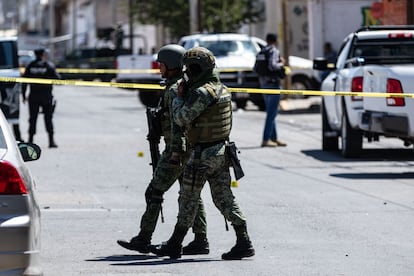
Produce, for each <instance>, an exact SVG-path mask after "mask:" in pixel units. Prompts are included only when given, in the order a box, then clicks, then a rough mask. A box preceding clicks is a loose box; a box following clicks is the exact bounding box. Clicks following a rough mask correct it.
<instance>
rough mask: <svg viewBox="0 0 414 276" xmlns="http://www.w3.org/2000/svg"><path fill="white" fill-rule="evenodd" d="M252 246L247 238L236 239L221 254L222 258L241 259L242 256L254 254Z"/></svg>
mask: <svg viewBox="0 0 414 276" xmlns="http://www.w3.org/2000/svg"><path fill="white" fill-rule="evenodd" d="M254 254H255V252H254V248H253V245H252V243H251V241H249V240H243V241H237V242H236V245H235V246H233V247H232V248H231V249H230V251H229V252H227V253H224V254H223V255H221V258H222V259H223V260H241V259H243V258H247V257H252V256H254Z"/></svg>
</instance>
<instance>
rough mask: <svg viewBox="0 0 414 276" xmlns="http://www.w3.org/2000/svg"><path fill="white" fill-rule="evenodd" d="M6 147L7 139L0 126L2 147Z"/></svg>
mask: <svg viewBox="0 0 414 276" xmlns="http://www.w3.org/2000/svg"><path fill="white" fill-rule="evenodd" d="M5 148H7V147H6V139H5V138H4V134H3V130H2V129H1V128H0V149H5Z"/></svg>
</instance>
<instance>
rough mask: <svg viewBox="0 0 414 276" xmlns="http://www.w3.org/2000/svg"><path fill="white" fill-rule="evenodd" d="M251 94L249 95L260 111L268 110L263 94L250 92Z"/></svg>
mask: <svg viewBox="0 0 414 276" xmlns="http://www.w3.org/2000/svg"><path fill="white" fill-rule="evenodd" d="M249 95H250V96H249V99H250V101H252V102H253V103H254V104H255V105H256V106H257V107H258V108H259V110H260V111H265V110H266V106H265V102H264V99H263V94H260V93H250V94H249Z"/></svg>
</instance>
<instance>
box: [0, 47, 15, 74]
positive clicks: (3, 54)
mask: <svg viewBox="0 0 414 276" xmlns="http://www.w3.org/2000/svg"><path fill="white" fill-rule="evenodd" d="M17 67H19V65H18V58H17V46H16V42H15V41H0V69H13V68H17Z"/></svg>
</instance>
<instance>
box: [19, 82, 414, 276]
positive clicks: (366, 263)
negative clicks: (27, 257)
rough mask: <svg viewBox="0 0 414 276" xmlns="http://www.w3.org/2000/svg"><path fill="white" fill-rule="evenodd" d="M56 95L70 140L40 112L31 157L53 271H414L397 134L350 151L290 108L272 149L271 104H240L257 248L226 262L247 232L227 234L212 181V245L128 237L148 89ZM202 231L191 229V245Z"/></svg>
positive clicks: (137, 195) (409, 205) (141, 172)
mask: <svg viewBox="0 0 414 276" xmlns="http://www.w3.org/2000/svg"><path fill="white" fill-rule="evenodd" d="M55 95H56V98H57V100H58V104H57V109H56V114H55V119H54V122H55V128H56V142H57V144H58V145H59V148H57V149H49V148H47V138H46V137H47V136H46V133H45V129H44V124H43V119H42V117H40V118H39V120H38V135H36V136H35V142H36V143H38V144H39V145H40V146H41V147H42V148H43V152H42V156H41V159H40V160H38V161H36V162H32V163H28V164H29V167H30V168H31V170H32V173H33V174H34V175H35V176H36V178H37V190H36V191H37V198H38V201H39V203H40V205H41V209H42V237H41V238H42V254H41V257H42V262H43V268H44V272H45V275H48V276H49V275H51V276H55V275H59V276H67V275H88V276H94V275H100V276H102V275H177V274H180V275H364V276H365V275H373V276H374V275H375V276H378V275H384V276H389V275H407V276H409V275H414V261H413V260H414V236H413V231H414V181H413V180H414V153H413V150H412V148H411V149H409V150H407V149H402V148H401V147H402V143H400V142H398V141H395V140H390V139H388V140H384V141H383V142H381V143H380V144H372V145H369V146H368V147H367V149H366V150H365V151H364V154H363V156H362V158H360V159H353V160H349V159H348V160H347V159H344V158H342V157H341V156H340V154H339V153H326V152H322V151H321V150H320V145H321V141H320V135H321V134H320V116H319V114H317V113H303V112H287V111H285V112H283V113H282V114H280V115H279V117H278V123H279V136H280V139H282V140H284V141H286V142H287V143H288V146H287V147H286V148H261V147H260V143H261V133H262V127H263V122H264V113H263V112H259V111H257V110H255V109H254V108H252V107H250V109H249V110H246V111H235V112H234V127H233V131H232V135H231V139H232V140H234V141H236V142H237V145H238V146H239V148H240V150H241V155H240V158H241V162H242V165H243V167H244V170H245V174H246V176H245V177H244V178H243V179H241V180H240V181H239V183H238V184H239V186H238V188H233V191H234V194H235V196H236V198H237V200H238V202H239V203H240V205H241V208H242V210H243V211H244V213H245V215H246V217H247V221H248V229H249V232H250V236H251V238H252V241H253V244H254V246H255V249H256V256H255V257H253V258H251V259H246V260H242V261H222V260H221V254H222V253H223V252H225V251H227V250H229V249H230V248H231V247H232V246H233V245H234V242H235V235H234V232H233V231H232V229H230V231H229V232H226V230H225V224H224V219H223V217H222V216H221V215H220V213H219V212H218V211H217V209H216V208H215V207H214V206H213V204H212V201H211V196H210V194H209V188H208V185H207V186H206V187H205V189H204V190H203V195H202V197H203V199H204V200H205V202H206V207H207V220H208V237H209V240H210V249H211V252H210V254H209V255H204V256H185V257H183V258H182V259H179V260H176V261H172V260H169V259H165V258H157V257H155V256H152V255H148V256H145V255H140V254H136V253H134V252H132V251H127V250H125V249H123V248H121V247H119V246H118V245H117V244H116V240H117V239H129V238H131V237H132V236H133V235H135V234H136V233H137V231H138V226H139V219H140V216H141V214H142V212H143V210H144V208H145V201H144V191H145V188H146V186H147V184H148V182H149V180H150V178H151V167H150V166H149V162H150V154H149V151H148V144H147V141H146V139H145V138H146V133H147V126H146V117H145V109H144V107H143V106H142V105H141V104H140V103H139V102H138V100H137V96H136V93H135V92H131V91H128V90H121V89H115V88H85V87H72V86H60V87H56V88H55ZM26 109H27V107H26V106H23V110H22V114H21V121H22V132H23V134H24V138H26V137H27V134H26V129H27V122H26V121H27V120H26V119H27V110H26ZM138 152H142V153H143V157H138V156H137V153H138ZM177 186H178V185H175V186H174V187H173V189H172V190H170V191H169V192H168V193H167V194H166V195H165V202H164V216H165V223H163V224H162V223H159V224H158V226H157V229H156V232H155V233H154V238H153V242H154V243H159V242H162V241H165V240H167V239H168V238H169V236H170V235H171V233H172V230H173V227H174V224H175V221H176V214H177V193H178V187H177ZM191 239H192V234H191V233H189V235H187V237H186V240H185V243H187V242H188V241H190V240H191Z"/></svg>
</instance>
